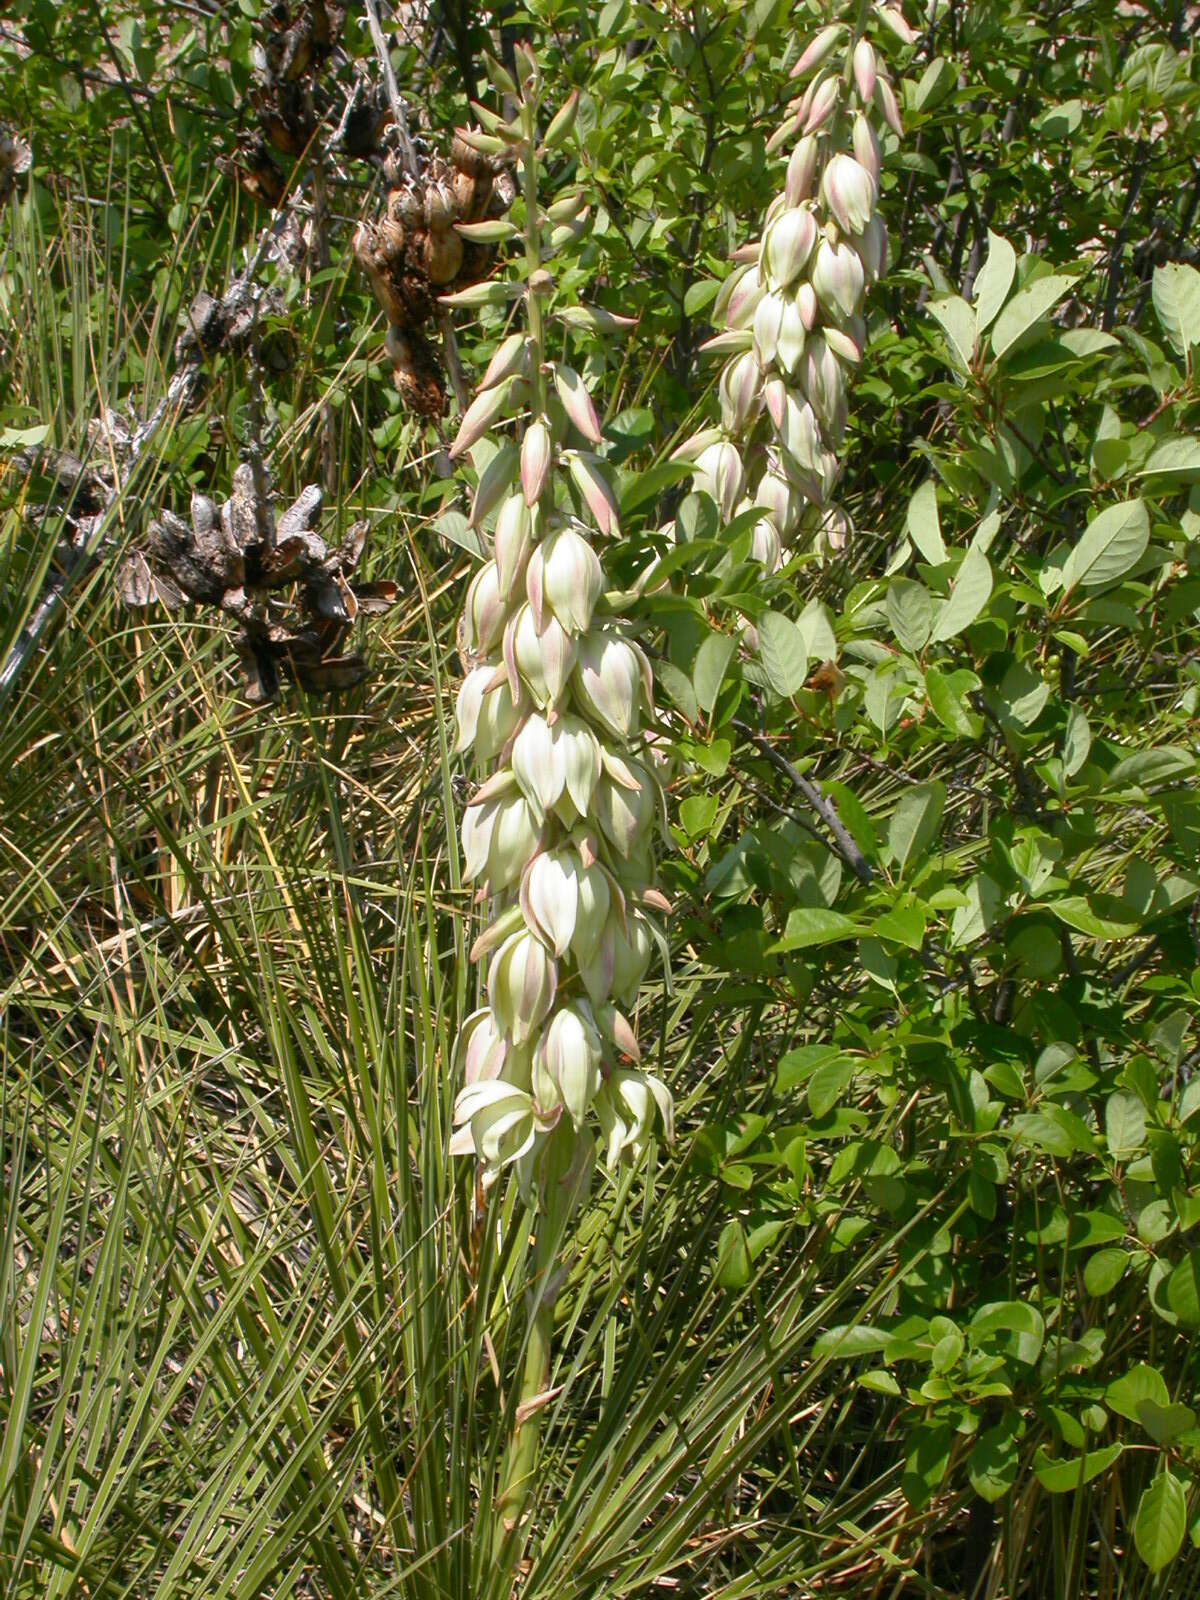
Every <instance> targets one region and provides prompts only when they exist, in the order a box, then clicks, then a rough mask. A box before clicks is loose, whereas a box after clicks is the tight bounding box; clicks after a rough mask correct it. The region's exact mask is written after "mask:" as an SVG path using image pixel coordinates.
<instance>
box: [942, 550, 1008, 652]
mask: <svg viewBox="0 0 1200 1600" xmlns="http://www.w3.org/2000/svg"><path fill="white" fill-rule="evenodd" d="M991 592H992V569H991V566H990V565H989V563H988V558H987V557H986V556H985V555H984V554H983V552H982V551H981V550H976V549H975V548H973V547H972V548H971V549H969V550H968V551H967V553H966V555H965V556H964V557H963V560H962V565H961V566H960V567H959V569H958V572H957V573H956V574H955V578H954V582H953V584H952V585H951V587H950V593H949V595H948V596H947V598H946V599H945V600H944V601H943V602H942V606H941V609H940V610H939V612H938V614H937V619H936V621H935V622H934V624H933V631H932V632H931V633H930V635H929V637H930V641H931V643H933V644H940V643H941V642H942V641H944V640H946V639H953V638H954V637H955V635H956V634H960V633H961V632H962V631H963V629H964V628H969V627H970V626H971V624H972V623H973V622H974V621H975V618H976V617H977V616H978V615H979V613H980V612H981V611H982V610H983V608H984V606H985V605H986V604H987V602H988V596H989V595H990V594H991Z"/></svg>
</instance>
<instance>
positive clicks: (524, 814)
mask: <svg viewBox="0 0 1200 1600" xmlns="http://www.w3.org/2000/svg"><path fill="white" fill-rule="evenodd" d="M540 841H541V828H540V826H539V823H538V819H537V817H536V816H535V814H534V811H533V808H532V807H531V806H530V804H529V802H528V801H527V800H526V799H525V796H524V795H523V794H520V793H517V794H512V795H507V796H504V797H502V798H500V799H498V800H489V801H487V802H486V803H485V804H484V805H470V806H468V807H467V810H466V814H465V815H464V817H463V825H462V843H463V855H464V856H465V858H466V864H465V867H464V869H463V878H464V880H465V881H466V882H467V883H473V882H474V881H475V879H476V878H478V877H479V876H480V874H481V873H483V872H485V871H486V873H487V881H488V884H489V886H490V888H491V891H492V893H493V894H498V893H499V892H500V890H501V889H507V888H508V886H509V884H512V883H516V882H517V880H518V879H519V878H520V876H521V873H522V872H523V871H524V868H525V863H526V862H527V861H528V860H529V858H530V856H531V855H533V854H534V852H535V851H536V850H537V848H538V845H539V843H540Z"/></svg>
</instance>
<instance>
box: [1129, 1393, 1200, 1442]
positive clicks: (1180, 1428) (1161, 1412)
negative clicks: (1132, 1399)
mask: <svg viewBox="0 0 1200 1600" xmlns="http://www.w3.org/2000/svg"><path fill="white" fill-rule="evenodd" d="M1138 1421H1139V1422H1140V1423H1141V1425H1142V1427H1143V1428H1145V1430H1146V1432H1147V1433H1148V1434H1149V1435H1150V1437H1151V1438H1152V1439H1153V1440H1154V1442H1155V1444H1161V1445H1164V1446H1165V1445H1170V1444H1174V1442H1175V1440H1176V1439H1178V1438H1179V1436H1180V1434H1183V1433H1188V1432H1189V1431H1190V1430H1191V1429H1192V1428H1194V1427H1195V1426H1196V1413H1195V1412H1194V1411H1193V1410H1192V1408H1191V1406H1185V1405H1181V1404H1179V1403H1178V1402H1176V1403H1175V1404H1174V1405H1163V1404H1161V1402H1159V1401H1157V1400H1143V1401H1142V1402H1141V1403H1140V1405H1139V1406H1138Z"/></svg>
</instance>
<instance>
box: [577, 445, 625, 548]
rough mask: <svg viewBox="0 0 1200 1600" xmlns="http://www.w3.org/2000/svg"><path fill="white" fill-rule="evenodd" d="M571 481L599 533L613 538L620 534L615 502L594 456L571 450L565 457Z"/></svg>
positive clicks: (614, 497)
mask: <svg viewBox="0 0 1200 1600" xmlns="http://www.w3.org/2000/svg"><path fill="white" fill-rule="evenodd" d="M567 466H568V468H569V470H570V473H571V481H572V482H573V483H574V485H575V487H576V488H577V489H578V490H579V493H580V494H581V495H582V496H583V503H584V505H586V506H587V508H588V510H589V511H590V512H591V514H592V516H593V517H594V519H595V522H596V526H597V528H598V529H599V530H600V532H601V533H603V534H607V535H610V536H612V537H615V536H616V535H618V534H619V533H620V532H621V524H620V519H619V517H618V515H617V500H616V496H615V495H614V494H613V491H612V488H611V487H610V485H609V483H608V480H607V479H606V478H605V476H604V473H603V471H602V470H601V468H600V464H599V462H598V460H597V458H596V457H595V456H591V455H587V454H586V453H585V452H584V451H582V450H572V451H571V452H570V454H569V455H568V456H567Z"/></svg>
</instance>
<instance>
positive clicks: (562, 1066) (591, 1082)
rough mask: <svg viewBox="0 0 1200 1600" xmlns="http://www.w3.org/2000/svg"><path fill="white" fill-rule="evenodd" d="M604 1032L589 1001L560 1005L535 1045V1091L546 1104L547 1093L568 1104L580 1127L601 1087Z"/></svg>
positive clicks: (571, 1114) (539, 1099)
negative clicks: (547, 1091)
mask: <svg viewBox="0 0 1200 1600" xmlns="http://www.w3.org/2000/svg"><path fill="white" fill-rule="evenodd" d="M600 1050H601V1041H600V1032H599V1029H598V1028H597V1027H596V1024H595V1022H594V1020H593V1018H592V1010H591V1007H590V1006H589V1005H588V1004H587V1002H586V1001H578V1002H577V1003H576V1004H574V1005H565V1006H562V1007H560V1008H559V1010H557V1011H556V1012H555V1013H554V1016H553V1017H552V1018H551V1019H550V1023H549V1026H548V1027H547V1028H546V1030H545V1032H544V1033H543V1034H542V1036H541V1038H540V1039H539V1040H538V1042H537V1044H536V1045H535V1046H534V1050H533V1084H534V1095H535V1097H536V1098H537V1100H538V1101H539V1103H542V1104H544V1103H545V1102H544V1101H543V1098H542V1096H543V1094H544V1093H545V1092H546V1090H547V1089H549V1090H551V1093H552V1094H553V1097H554V1098H555V1099H557V1100H559V1101H561V1103H562V1104H563V1105H565V1106H566V1108H567V1114H568V1116H569V1117H570V1118H571V1121H572V1122H573V1123H574V1124H575V1126H576V1127H577V1128H578V1127H579V1126H581V1124H582V1123H583V1119H584V1117H585V1116H586V1115H587V1110H588V1107H589V1106H590V1105H591V1103H592V1101H593V1100H594V1099H595V1097H596V1094H597V1093H598V1092H599V1089H600Z"/></svg>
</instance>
